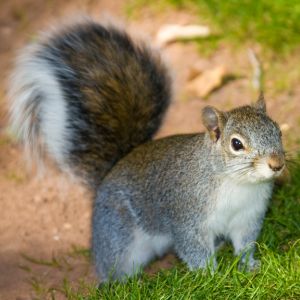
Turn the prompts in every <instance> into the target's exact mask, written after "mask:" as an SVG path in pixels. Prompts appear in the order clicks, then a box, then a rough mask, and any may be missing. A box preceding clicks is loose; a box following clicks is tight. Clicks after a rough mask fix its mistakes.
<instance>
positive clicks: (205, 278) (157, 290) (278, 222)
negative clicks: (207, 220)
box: [64, 165, 300, 300]
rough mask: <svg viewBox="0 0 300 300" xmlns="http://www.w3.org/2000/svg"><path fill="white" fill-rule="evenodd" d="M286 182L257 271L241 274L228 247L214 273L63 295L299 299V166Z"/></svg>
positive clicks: (181, 269) (171, 273)
mask: <svg viewBox="0 0 300 300" xmlns="http://www.w3.org/2000/svg"><path fill="white" fill-rule="evenodd" d="M291 172H292V181H291V183H289V184H287V185H286V186H284V187H282V188H277V189H276V191H275V195H274V197H273V201H272V205H271V206H270V209H269V211H268V214H267V216H266V219H265V223H264V227H263V231H262V234H261V236H260V239H259V241H258V249H257V253H256V256H257V258H259V259H260V260H261V264H262V265H261V269H260V270H259V271H257V272H252V273H245V272H241V271H239V270H238V267H237V265H238V260H237V259H234V258H233V256H232V248H231V246H226V247H225V248H224V249H223V250H221V251H220V253H219V254H218V262H219V266H218V270H217V271H216V272H215V273H210V272H208V271H206V272H203V271H197V272H190V271H188V270H187V268H186V267H185V266H184V265H183V264H181V263H180V264H178V266H176V267H175V268H173V269H171V270H163V271H161V272H159V273H158V274H156V275H147V274H143V275H142V276H141V277H140V278H131V279H129V280H128V282H126V283H111V284H108V285H104V286H103V287H102V288H101V289H100V290H98V289H96V288H95V287H93V286H91V285H89V284H86V283H83V284H82V285H81V286H80V288H79V289H77V290H74V289H72V288H70V286H69V285H68V284H67V283H66V284H65V290H64V292H65V295H66V296H67V298H68V299H72V300H73V299H74V300H79V299H80V300H83V299H86V300H96V299H222V300H223V299H300V239H299V233H300V223H299V220H300V210H299V204H300V184H299V183H300V166H299V165H296V167H294V168H293V169H292V171H291Z"/></svg>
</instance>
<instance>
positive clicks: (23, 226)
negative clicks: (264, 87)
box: [0, 0, 300, 300]
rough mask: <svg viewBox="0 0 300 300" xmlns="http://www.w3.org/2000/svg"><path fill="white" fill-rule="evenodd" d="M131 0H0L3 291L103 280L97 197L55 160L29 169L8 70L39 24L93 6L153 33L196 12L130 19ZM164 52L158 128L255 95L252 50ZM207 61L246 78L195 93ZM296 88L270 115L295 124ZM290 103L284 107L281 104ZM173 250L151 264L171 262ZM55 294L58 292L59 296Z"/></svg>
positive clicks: (187, 47)
mask: <svg viewBox="0 0 300 300" xmlns="http://www.w3.org/2000/svg"><path fill="white" fill-rule="evenodd" d="M124 12H125V10H124V1H121V0H118V1H108V0H103V1H96V0H73V1H59V0H49V1H43V0H22V1H20V0H11V1H0V39H1V44H0V70H1V71H2V77H1V82H0V104H1V112H3V114H2V116H3V118H1V120H0V211H1V218H0V232H1V234H0V299H1V300H2V299H3V300H7V299H19V300H21V299H22V300H25V299H48V298H49V299H50V298H51V293H52V294H53V295H54V294H55V297H56V298H55V299H64V296H63V294H62V293H60V292H59V291H56V292H55V291H52V292H51V289H58V290H59V288H61V287H62V284H63V280H64V278H67V279H68V280H69V282H70V283H71V285H73V286H78V284H79V282H80V279H84V280H85V281H87V282H93V281H95V280H96V278H95V275H94V271H93V267H92V266H91V264H90V262H89V259H88V257H87V253H86V252H87V251H86V250H85V249H88V248H89V241H90V217H91V201H90V198H91V196H90V194H89V192H88V191H87V190H86V189H85V188H84V187H81V186H78V184H75V183H74V182H70V180H68V179H67V178H65V177H63V176H62V175H60V174H59V173H58V172H57V171H55V170H54V169H53V168H50V167H49V169H50V170H49V171H48V170H47V175H46V176H45V177H42V178H41V179H38V178H36V176H34V175H33V174H32V172H30V171H26V167H25V165H24V160H23V157H22V149H21V147H20V146H18V145H17V144H16V143H14V142H13V141H12V139H11V138H9V137H8V135H7V128H6V118H5V112H6V108H5V107H6V105H5V103H6V101H7V99H6V96H5V89H6V88H5V87H6V85H7V80H6V79H7V77H8V74H9V71H10V69H11V67H12V61H13V58H14V56H15V53H16V52H17V50H18V49H19V48H20V47H21V46H23V45H24V44H25V43H26V42H27V41H29V40H30V39H32V37H34V35H35V34H36V32H37V31H39V30H40V29H41V28H45V27H47V26H49V25H50V24H52V23H53V22H54V20H57V19H63V20H65V19H72V17H73V18H74V16H76V15H78V14H83V13H88V14H90V15H92V16H93V17H94V18H95V19H98V20H103V19H105V18H106V16H107V15H108V14H109V15H113V16H114V18H115V19H116V20H118V21H120V18H121V22H124V23H127V24H126V25H127V26H128V27H129V28H130V30H131V31H132V32H133V33H135V34H136V33H138V35H144V36H145V35H146V36H147V37H148V38H150V39H151V38H153V37H154V35H155V33H156V32H157V30H158V28H159V27H160V26H161V25H162V24H165V23H174V22H176V23H181V24H184V23H188V22H192V21H197V19H196V18H195V17H194V16H192V15H189V14H187V13H186V12H180V11H176V12H174V11H164V12H161V13H159V12H151V11H149V10H142V12H141V14H140V16H139V18H138V19H137V20H133V21H132V20H131V21H130V22H129V21H126V16H125V13H124ZM163 53H164V55H165V57H166V59H167V60H168V62H169V64H170V66H171V67H172V69H173V70H174V74H176V75H174V77H175V85H174V86H175V99H174V103H173V105H172V107H171V109H170V111H169V113H168V116H167V119H166V122H165V125H164V126H163V128H162V129H161V131H160V133H159V136H165V135H169V134H173V133H183V132H193V131H199V130H202V129H203V128H202V125H201V121H200V110H201V108H202V107H203V106H204V105H206V104H207V103H209V104H211V105H217V106H218V107H220V108H225V109H227V108H230V107H233V106H234V105H237V104H245V103H248V102H249V101H250V100H251V98H252V96H253V93H252V92H251V88H250V84H249V74H251V72H252V71H251V67H250V65H249V61H248V58H247V53H246V51H240V52H234V53H233V52H232V51H230V50H229V49H227V48H221V49H219V50H218V51H216V53H215V54H214V55H212V57H210V59H207V58H203V57H201V56H200V55H199V51H197V47H196V46H195V45H194V44H193V43H187V44H177V43H174V44H172V45H169V46H168V47H165V48H164V49H163ZM195 62H197V64H201V65H203V67H204V68H209V67H211V66H217V65H220V64H225V65H226V66H227V67H228V69H229V70H230V72H231V73H233V74H238V75H241V78H242V79H238V80H235V81H231V82H230V83H228V84H226V85H225V86H223V87H222V88H221V89H218V90H217V91H215V92H214V93H213V94H212V95H211V96H210V97H209V98H208V100H206V101H205V100H200V99H197V98H193V97H191V96H190V95H188V94H187V93H186V92H185V85H186V82H187V78H188V75H189V70H190V69H191V68H192V67H193V65H194V64H195ZM293 93H294V94H293V96H289V95H288V94H283V95H281V96H280V97H279V96H278V97H276V99H269V101H268V106H269V110H270V113H271V115H272V116H273V117H274V118H275V119H276V120H277V121H278V122H279V123H280V124H283V123H287V124H288V125H289V127H290V128H292V129H294V128H295V127H296V126H297V125H298V124H297V113H298V111H299V103H297V102H296V99H297V97H298V96H297V95H299V94H300V91H299V89H298V90H297V89H294V90H293ZM278 107H280V108H284V109H280V110H278V109H277V108H278ZM173 260H174V258H173V257H172V256H168V257H167V258H166V259H164V260H162V261H161V262H160V264H158V265H157V264H156V265H155V266H153V267H152V268H150V269H148V270H149V271H150V272H151V271H152V272H153V270H157V269H158V268H160V267H162V266H163V267H164V266H169V265H172V261H173ZM52 299H53V298H52Z"/></svg>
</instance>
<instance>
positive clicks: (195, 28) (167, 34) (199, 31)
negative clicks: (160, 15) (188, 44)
mask: <svg viewBox="0 0 300 300" xmlns="http://www.w3.org/2000/svg"><path fill="white" fill-rule="evenodd" d="M209 35H210V29H209V28H208V27H207V26H201V25H173V24H169V25H164V26H163V27H161V28H160V29H159V31H158V32H157V35H156V42H157V44H158V45H160V46H163V45H166V44H169V43H171V42H175V41H178V40H186V39H193V38H200V37H207V36H209Z"/></svg>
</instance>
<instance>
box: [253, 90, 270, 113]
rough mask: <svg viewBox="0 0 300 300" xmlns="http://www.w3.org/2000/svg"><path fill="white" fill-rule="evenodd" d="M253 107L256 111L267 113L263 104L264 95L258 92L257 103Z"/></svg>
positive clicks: (264, 103)
mask: <svg viewBox="0 0 300 300" xmlns="http://www.w3.org/2000/svg"><path fill="white" fill-rule="evenodd" d="M253 107H254V108H256V109H257V110H260V111H262V112H264V113H266V111H267V108H266V102H265V97H264V93H263V92H262V91H261V92H260V94H259V97H258V99H257V101H256V102H255V103H254V104H253Z"/></svg>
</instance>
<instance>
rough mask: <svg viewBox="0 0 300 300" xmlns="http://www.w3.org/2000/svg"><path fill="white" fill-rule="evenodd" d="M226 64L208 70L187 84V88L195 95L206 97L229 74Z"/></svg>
mask: <svg viewBox="0 0 300 300" xmlns="http://www.w3.org/2000/svg"><path fill="white" fill-rule="evenodd" d="M227 74H228V73H227V70H226V68H225V66H218V67H215V68H213V69H210V70H207V71H205V72H203V73H202V74H200V75H199V76H197V77H196V78H195V79H193V80H192V81H191V82H190V83H189V84H188V86H187V90H188V91H189V92H190V93H192V94H194V95H195V96H198V97H201V98H205V97H206V96H208V95H209V94H210V93H211V92H212V91H213V90H214V89H216V88H218V87H219V86H220V85H221V84H222V83H223V80H224V77H225V76H226V75H227Z"/></svg>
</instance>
